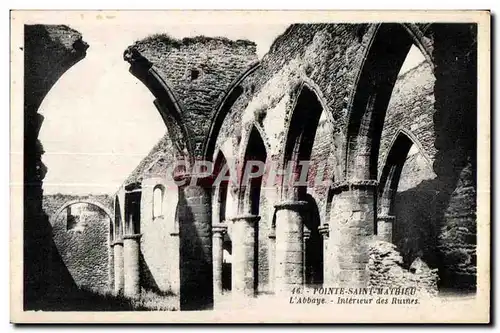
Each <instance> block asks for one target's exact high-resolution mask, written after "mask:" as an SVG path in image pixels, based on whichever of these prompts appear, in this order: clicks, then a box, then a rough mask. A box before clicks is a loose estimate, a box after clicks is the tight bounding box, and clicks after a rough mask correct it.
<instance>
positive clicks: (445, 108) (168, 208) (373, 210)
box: [27, 23, 477, 310]
mask: <svg viewBox="0 0 500 333" xmlns="http://www.w3.org/2000/svg"><path fill="white" fill-rule="evenodd" d="M476 38H477V32H476V25H474V24H437V23H433V24H296V25H292V26H290V27H289V28H288V29H287V30H286V31H285V32H284V33H283V34H282V35H281V36H279V37H278V38H277V39H276V40H275V42H274V43H273V45H272V46H271V48H270V50H269V52H268V53H267V54H266V55H265V56H264V57H263V58H262V59H261V60H260V61H259V60H258V59H257V56H256V54H255V49H256V46H255V44H254V43H252V42H249V41H243V40H238V41H232V40H228V39H225V38H208V37H195V38H185V39H182V40H175V39H172V38H170V37H168V36H166V35H155V36H151V37H148V38H146V39H143V40H141V41H138V42H136V43H135V44H133V45H131V46H130V47H129V48H127V50H125V53H124V59H125V60H126V61H127V62H129V63H130V72H131V74H132V75H134V76H135V77H137V79H138V80H140V81H141V82H142V83H143V84H144V85H145V86H146V87H147V88H148V89H149V90H150V92H151V94H152V101H153V102H154V104H155V106H156V107H157V109H158V111H159V113H160V115H161V116H162V119H163V121H164V123H165V129H166V134H165V136H164V137H163V139H162V140H160V142H158V144H157V145H156V146H155V147H154V148H153V149H152V151H151V152H150V154H149V155H148V156H147V157H146V158H145V159H144V160H143V161H142V162H141V163H140V164H139V165H138V167H137V168H136V170H135V171H134V172H133V173H132V174H131V175H130V177H129V178H128V179H127V180H126V181H125V182H124V184H123V185H122V186H121V187H120V189H119V190H118V191H117V193H116V196H115V197H114V199H113V200H114V202H113V205H114V216H113V226H112V228H111V230H112V232H111V233H110V251H112V253H113V262H114V265H112V266H111V267H110V272H112V273H110V274H112V275H113V276H112V278H111V280H112V281H113V285H112V289H113V290H114V292H115V293H117V294H124V295H126V296H128V297H138V296H139V295H140V293H141V291H142V290H143V289H150V290H154V291H172V292H173V293H175V294H177V295H179V302H180V308H181V309H182V310H198V309H211V308H213V307H214V305H215V306H216V305H217V302H218V299H219V296H220V295H221V294H223V293H228V292H229V291H230V293H231V295H232V297H234V298H235V299H246V298H252V297H255V296H257V295H259V294H264V293H276V294H279V293H287V292H288V291H289V290H290V288H293V287H294V286H299V285H300V286H302V285H311V286H312V285H325V286H342V285H346V286H370V285H376V286H380V285H384V284H390V283H391V282H393V285H395V284H401V285H403V286H415V287H417V288H422V289H426V288H430V289H433V288H434V291H437V288H439V290H443V291H444V290H454V291H465V292H471V291H472V292H474V291H475V288H476V188H477V187H476V130H477V128H476V115H477V107H476V99H477V91H476V78H477V72H476V71H477V66H476V56H477V45H476ZM412 48H413V49H417V50H418V51H419V52H420V53H421V54H422V55H423V58H424V59H425V60H424V61H423V62H422V63H420V64H419V65H418V66H416V67H414V68H412V69H411V70H409V71H406V72H404V73H401V68H402V66H403V64H404V62H405V59H406V58H407V55H408V53H409V52H410V49H412ZM33 140H36V135H35V137H34V138H33ZM36 156H37V158H38V157H39V154H38V155H36ZM307 160H310V161H312V164H313V166H314V167H313V168H312V169H310V172H309V174H308V175H307V184H308V185H307V186H294V185H293V184H292V185H290V184H289V183H287V182H277V183H275V184H268V183H266V182H265V181H264V180H263V179H261V178H255V179H252V180H251V181H248V182H247V181H244V182H239V183H237V184H236V185H235V184H233V183H231V182H222V183H215V182H213V179H214V178H215V176H217V173H218V172H226V171H222V170H227V169H226V168H224V166H226V165H229V164H232V163H234V164H235V165H237V166H238V168H239V169H238V171H237V173H240V172H241V170H244V169H245V167H247V165H249V163H250V162H251V161H262V162H265V163H266V165H279V166H284V165H288V164H290V165H292V166H294V167H295V168H296V169H294V170H293V171H294V172H295V171H296V173H297V174H298V173H299V169H300V168H299V167H298V166H299V165H301V162H302V161H307ZM179 161H182V162H183V163H184V164H187V166H188V168H186V169H179V168H177V169H174V170H173V172H167V170H171V169H172V168H171V167H172V166H173V165H174V164H176V163H177V162H179ZM199 161H210V162H213V163H215V165H216V168H215V170H216V174H214V175H212V176H211V177H206V176H204V177H202V176H201V175H199V174H192V173H190V172H189V170H190V169H189V166H192V165H193V164H194V163H195V162H199ZM289 162H291V163H289ZM229 170H230V171H228V172H231V169H229ZM41 178H43V177H41ZM41 178H40V177H39V178H37V182H38V183H36V184H40V182H41ZM193 179H194V180H195V181H193V182H192V181H191V180H193ZM318 179H319V180H320V181H318ZM173 180H176V181H178V182H180V183H182V184H183V185H180V186H176V185H175V184H174V182H173ZM37 186H38V185H37ZM33 189H34V188H32V190H33ZM36 189H38V187H36ZM35 192H36V191H35ZM35 192H30V193H32V195H33V193H34V194H35V195H36V193H35ZM35 208H36V207H35ZM33 209H34V208H33ZM31 230H32V229H31ZM27 237H29V236H27ZM387 258H389V259H390V260H386V259H387ZM388 268H391V269H392V268H394V270H397V271H398V272H400V277H399V278H398V280H397V281H390V280H388V279H392V278H394V276H393V275H390V274H389V275H388V274H386V272H387V269H388ZM437 280H439V282H437ZM436 283H437V284H438V285H437V286H436Z"/></svg>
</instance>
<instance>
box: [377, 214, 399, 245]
mask: <svg viewBox="0 0 500 333" xmlns="http://www.w3.org/2000/svg"><path fill="white" fill-rule="evenodd" d="M395 220H396V217H395V216H393V215H378V216H377V236H378V239H380V240H382V241H384V242H389V243H392V228H393V224H394V221H395Z"/></svg>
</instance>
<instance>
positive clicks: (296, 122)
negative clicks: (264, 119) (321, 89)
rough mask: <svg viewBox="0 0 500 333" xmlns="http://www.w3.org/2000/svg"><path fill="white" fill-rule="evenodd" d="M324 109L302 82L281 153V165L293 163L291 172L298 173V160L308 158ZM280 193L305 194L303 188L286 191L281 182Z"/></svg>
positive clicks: (316, 97)
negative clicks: (291, 191) (292, 191)
mask: <svg viewBox="0 0 500 333" xmlns="http://www.w3.org/2000/svg"><path fill="white" fill-rule="evenodd" d="M324 110H325V107H324V106H323V103H322V102H321V100H320V99H319V98H318V95H317V94H316V93H315V92H314V90H312V89H311V88H310V86H309V85H308V84H305V83H304V84H302V85H301V88H300V93H299V95H298V97H297V99H296V102H295V105H294V107H293V111H292V115H291V118H290V121H289V124H288V128H287V134H286V140H285V146H284V149H283V150H282V151H283V155H282V164H281V165H282V166H283V167H284V168H286V167H287V165H288V163H289V162H292V164H293V171H292V172H293V173H294V174H297V175H298V174H300V172H301V169H300V168H299V166H298V164H299V162H300V161H306V160H309V159H310V157H311V152H312V148H313V145H314V139H315V137H316V130H317V128H318V124H319V120H320V118H321V114H322V113H323V111H324ZM282 186H283V191H282V195H285V196H287V195H297V196H298V197H300V196H303V195H305V192H304V190H305V188H304V187H300V188H296V189H294V191H295V190H296V191H297V193H296V194H291V193H287V188H286V185H285V184H282Z"/></svg>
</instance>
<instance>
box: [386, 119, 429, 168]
mask: <svg viewBox="0 0 500 333" xmlns="http://www.w3.org/2000/svg"><path fill="white" fill-rule="evenodd" d="M400 136H406V137H408V139H409V140H411V141H412V143H413V144H414V145H415V146H416V147H417V148H418V151H419V152H420V153H421V154H422V157H423V158H424V160H425V162H426V163H427V166H428V167H429V168H430V169H431V170H432V161H431V159H430V157H429V156H428V154H427V153H426V151H425V150H424V148H423V146H422V144H421V143H420V140H419V139H418V138H417V137H416V136H415V135H414V134H413V133H412V132H411V131H409V130H407V129H406V128H402V127H400V128H399V129H398V130H397V131H396V133H395V134H394V136H393V137H392V139H391V142H390V144H389V146H388V147H389V149H388V150H387V152H386V153H385V155H384V156H383V158H382V159H381V161H382V164H381V165H382V167H385V165H386V164H387V158H388V157H389V154H390V152H391V150H392V148H393V147H394V144H395V143H396V141H397V140H398V139H399V138H400ZM382 170H383V169H382ZM382 170H381V171H382ZM381 175H382V174H380V176H381ZM379 178H380V177H379Z"/></svg>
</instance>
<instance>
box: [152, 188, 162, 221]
mask: <svg viewBox="0 0 500 333" xmlns="http://www.w3.org/2000/svg"><path fill="white" fill-rule="evenodd" d="M159 217H163V188H162V187H161V186H156V187H155V188H154V190H153V219H156V218H159Z"/></svg>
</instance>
